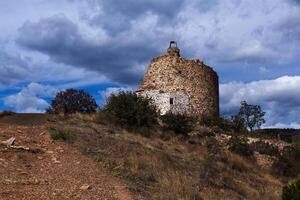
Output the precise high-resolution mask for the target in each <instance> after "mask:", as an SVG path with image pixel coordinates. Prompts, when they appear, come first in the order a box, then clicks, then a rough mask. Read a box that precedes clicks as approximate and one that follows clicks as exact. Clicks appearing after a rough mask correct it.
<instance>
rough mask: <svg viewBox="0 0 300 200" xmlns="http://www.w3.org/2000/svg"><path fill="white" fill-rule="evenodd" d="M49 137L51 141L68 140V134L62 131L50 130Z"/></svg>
mask: <svg viewBox="0 0 300 200" xmlns="http://www.w3.org/2000/svg"><path fill="white" fill-rule="evenodd" d="M50 137H51V139H52V140H60V139H61V140H63V141H67V140H69V139H70V134H69V133H66V132H64V131H57V130H50Z"/></svg>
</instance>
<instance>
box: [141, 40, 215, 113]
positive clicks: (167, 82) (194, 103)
mask: <svg viewBox="0 0 300 200" xmlns="http://www.w3.org/2000/svg"><path fill="white" fill-rule="evenodd" d="M137 93H138V94H139V95H142V96H148V97H150V98H152V99H153V102H154V103H155V105H156V106H157V108H158V110H159V111H160V113H161V114H162V115H163V114H165V113H167V112H169V111H170V112H173V113H182V114H183V113H184V114H187V115H189V116H194V117H197V118H200V119H203V118H210V117H217V116H219V81H218V75H217V73H216V72H215V71H214V70H213V69H212V68H211V67H209V66H207V65H205V64H204V63H203V62H202V61H200V60H198V59H195V60H188V59H185V58H182V57H180V50H179V48H177V43H176V42H174V41H171V42H170V46H169V48H168V50H167V53H166V54H164V55H161V56H158V57H157V58H154V59H153V60H152V61H151V63H150V65H149V67H148V70H147V72H146V74H145V77H144V79H143V81H142V84H141V86H140V89H139V90H138V91H137Z"/></svg>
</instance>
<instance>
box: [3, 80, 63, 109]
mask: <svg viewBox="0 0 300 200" xmlns="http://www.w3.org/2000/svg"><path fill="white" fill-rule="evenodd" d="M57 91H58V89H56V88H54V87H52V86H49V85H41V84H38V83H30V84H29V85H28V86H27V87H25V88H23V89H22V90H21V91H20V92H19V93H17V94H14V95H10V96H7V97H5V98H4V104H5V105H6V106H8V107H11V108H13V109H14V110H15V111H17V112H21V113H36V112H44V111H45V109H46V108H47V107H48V106H49V104H48V102H47V101H46V100H45V99H44V98H47V97H52V96H55V94H56V93H57Z"/></svg>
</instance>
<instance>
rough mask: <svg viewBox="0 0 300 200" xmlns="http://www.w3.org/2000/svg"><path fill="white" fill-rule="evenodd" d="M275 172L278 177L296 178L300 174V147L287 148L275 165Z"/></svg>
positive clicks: (297, 145)
mask: <svg viewBox="0 0 300 200" xmlns="http://www.w3.org/2000/svg"><path fill="white" fill-rule="evenodd" d="M273 172H274V173H275V174H277V175H281V176H288V177H296V176H298V175H299V174H300V145H299V144H296V145H294V146H289V147H285V148H284V149H283V151H282V153H281V154H280V155H279V157H278V159H277V160H276V161H275V162H274V163H273Z"/></svg>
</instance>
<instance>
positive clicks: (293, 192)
mask: <svg viewBox="0 0 300 200" xmlns="http://www.w3.org/2000/svg"><path fill="white" fill-rule="evenodd" d="M281 198H282V200H297V199H300V178H299V179H298V180H296V181H295V182H293V183H291V184H289V185H287V186H284V187H283V189H282V194H281Z"/></svg>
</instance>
